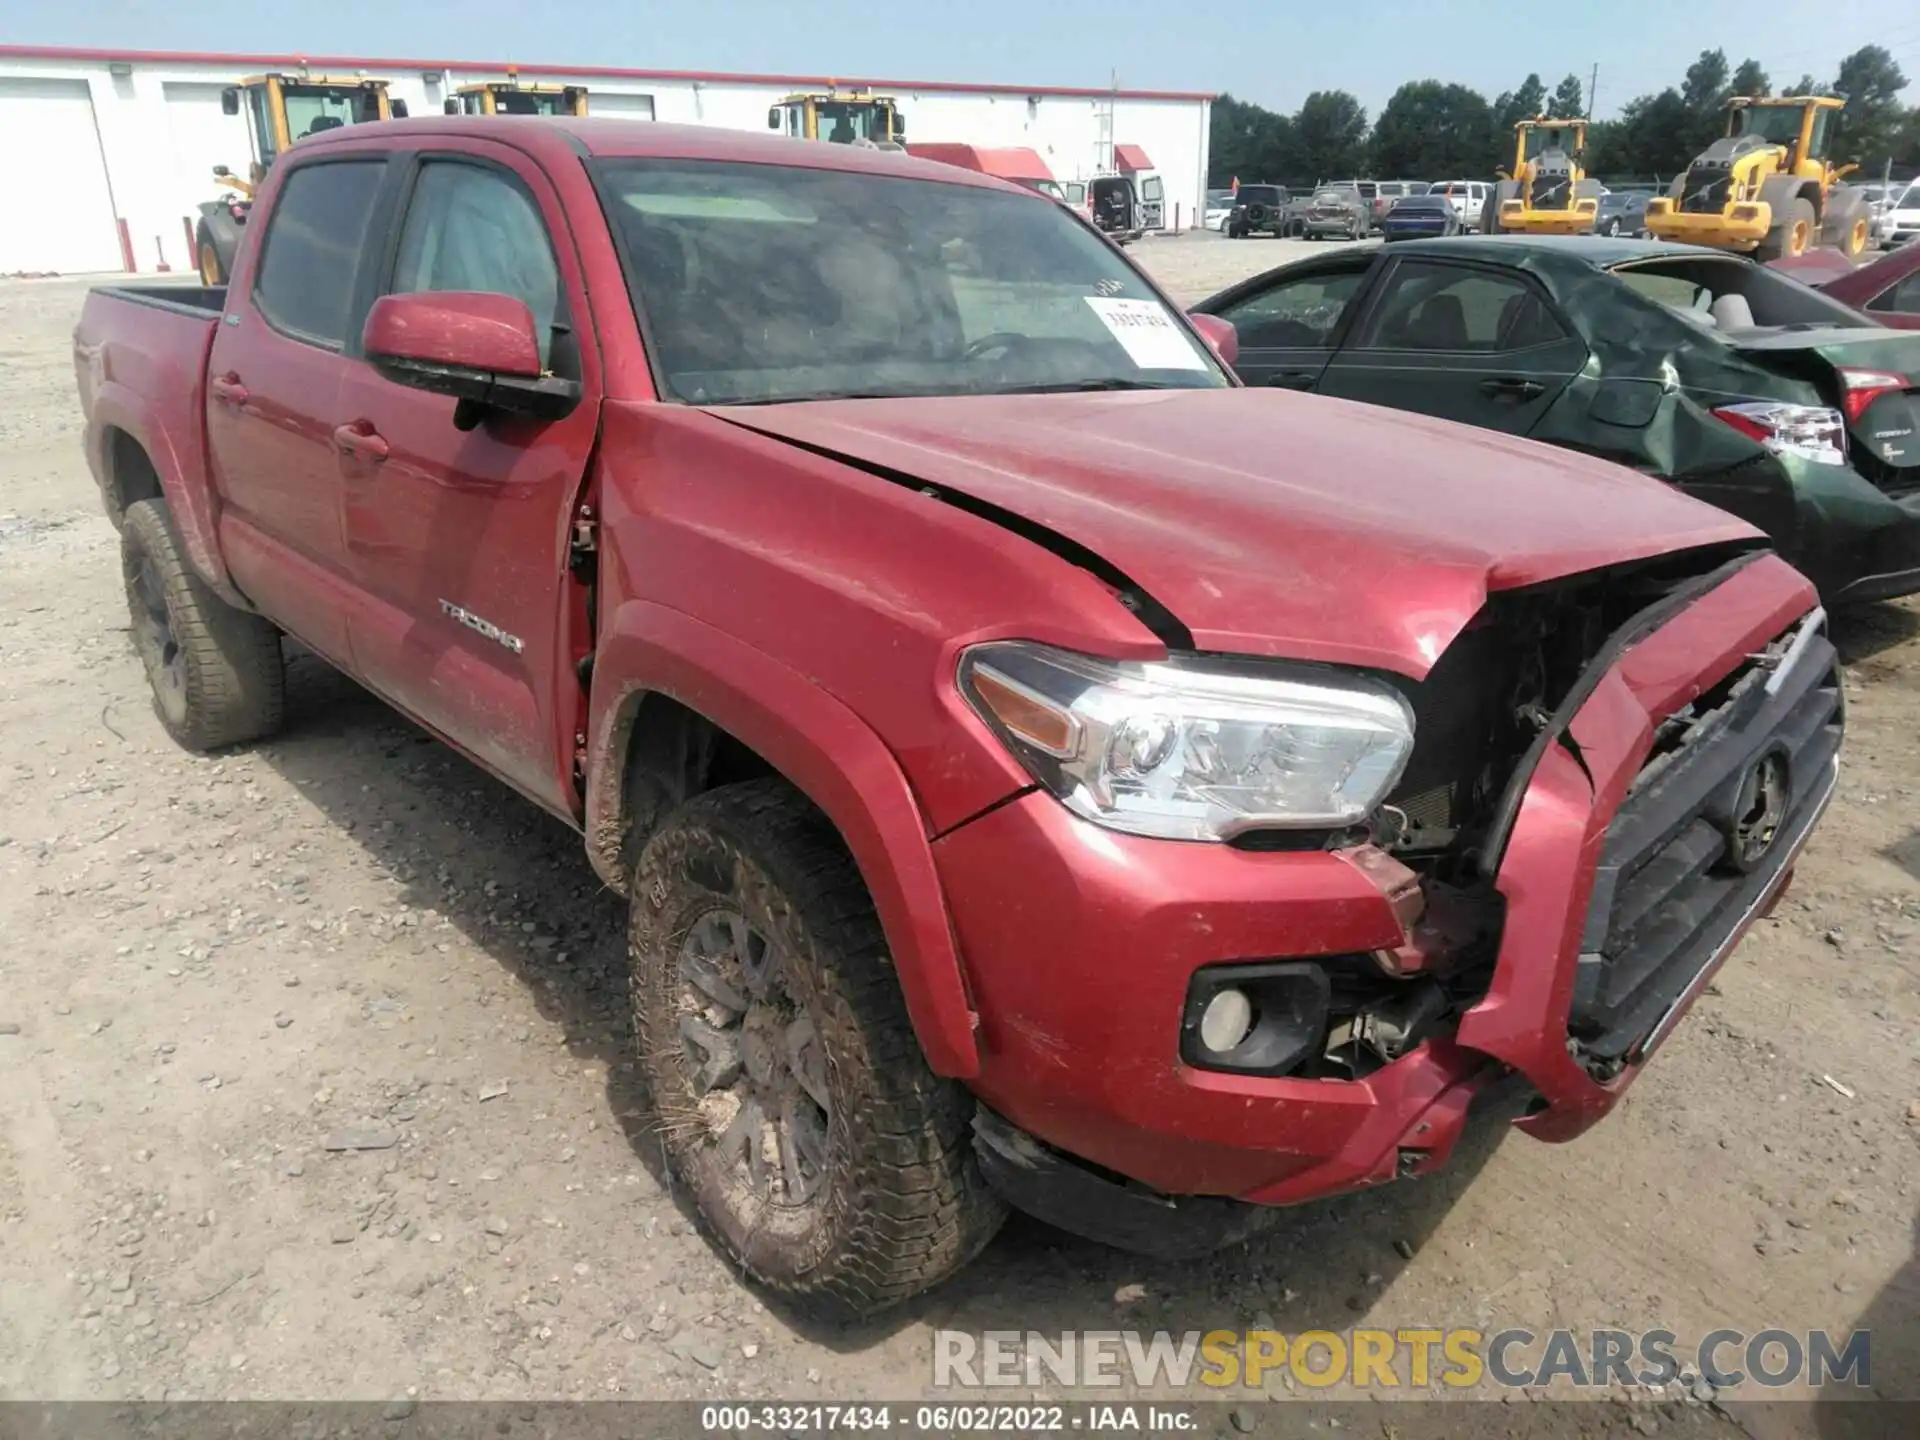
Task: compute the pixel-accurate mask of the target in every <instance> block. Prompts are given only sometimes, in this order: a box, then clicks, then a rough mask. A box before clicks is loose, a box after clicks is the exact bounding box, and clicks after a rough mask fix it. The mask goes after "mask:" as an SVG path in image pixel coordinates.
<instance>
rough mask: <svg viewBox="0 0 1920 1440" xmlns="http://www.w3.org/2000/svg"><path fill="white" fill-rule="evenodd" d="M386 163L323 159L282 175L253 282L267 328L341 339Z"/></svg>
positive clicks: (326, 341) (319, 341)
mask: <svg viewBox="0 0 1920 1440" xmlns="http://www.w3.org/2000/svg"><path fill="white" fill-rule="evenodd" d="M386 168H387V166H386V161H385V160H384V159H378V160H328V161H324V162H319V163H311V164H306V165H300V166H297V167H296V168H294V169H292V170H290V171H288V172H287V174H286V175H285V176H284V177H283V179H282V180H281V184H280V194H279V198H278V199H276V200H275V201H274V204H273V213H272V214H271V215H270V216H269V217H268V218H267V234H266V239H265V242H264V244H265V246H266V248H265V250H264V252H263V253H262V254H261V257H260V266H259V269H258V271H257V272H256V274H255V277H254V283H253V302H254V305H255V307H256V308H257V309H258V310H259V311H260V313H261V314H262V315H263V316H265V317H266V320H267V323H268V324H270V325H272V326H273V328H274V329H276V330H279V331H281V332H283V333H284V334H286V335H289V336H291V337H292V338H294V339H296V340H303V341H306V342H307V343H309V344H313V345H320V346H324V347H325V348H327V349H330V350H338V349H341V348H343V347H344V346H345V345H346V341H347V331H348V328H349V326H350V325H351V321H352V315H353V299H354V294H353V292H354V280H355V277H356V276H357V275H358V274H359V271H360V256H361V252H362V250H363V249H364V247H365V244H366V238H367V227H368V226H369V225H370V224H372V222H373V214H374V208H375V205H374V202H375V199H376V198H377V197H378V196H379V193H380V185H381V182H382V180H383V179H384V177H385V175H386Z"/></svg>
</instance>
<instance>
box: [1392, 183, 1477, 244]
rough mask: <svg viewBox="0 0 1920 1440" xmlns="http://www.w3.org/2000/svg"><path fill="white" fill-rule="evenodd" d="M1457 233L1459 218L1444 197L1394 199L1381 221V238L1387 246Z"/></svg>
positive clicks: (1416, 196)
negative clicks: (1398, 241)
mask: <svg viewBox="0 0 1920 1440" xmlns="http://www.w3.org/2000/svg"><path fill="white" fill-rule="evenodd" d="M1460 233H1461V230H1460V217H1459V216H1458V215H1456V214H1454V213H1453V206H1451V205H1449V204H1448V203H1447V197H1446V196H1444V195H1409V196H1408V197H1406V198H1405V199H1403V200H1397V201H1395V202H1394V206H1393V208H1392V209H1391V210H1389V211H1388V212H1387V218H1386V219H1385V220H1383V221H1381V222H1380V235H1381V238H1382V239H1384V240H1385V241H1386V242H1387V243H1388V244H1389V245H1391V244H1392V243H1393V242H1394V241H1396V240H1417V239H1420V238H1422V237H1424V236H1431V235H1458V234H1460Z"/></svg>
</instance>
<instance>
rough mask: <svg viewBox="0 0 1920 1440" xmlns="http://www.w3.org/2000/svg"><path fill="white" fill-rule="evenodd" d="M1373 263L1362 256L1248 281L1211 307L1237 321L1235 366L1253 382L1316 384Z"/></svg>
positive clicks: (1290, 386) (1291, 386)
mask: <svg viewBox="0 0 1920 1440" xmlns="http://www.w3.org/2000/svg"><path fill="white" fill-rule="evenodd" d="M1373 263H1374V262H1373V259H1372V257H1371V256H1358V257H1354V258H1350V259H1345V260H1339V261H1335V262H1332V263H1323V264H1319V265H1314V266H1313V267H1311V268H1309V269H1301V270H1295V271H1285V272H1282V273H1281V274H1279V275H1277V276H1274V277H1271V278H1269V279H1267V280H1266V281H1264V282H1262V281H1253V282H1250V283H1249V284H1248V285H1246V286H1244V287H1242V288H1241V289H1240V290H1239V291H1237V292H1232V293H1229V294H1228V295H1227V296H1226V297H1225V298H1224V299H1223V300H1222V301H1221V302H1220V303H1219V304H1218V305H1215V306H1213V307H1211V308H1212V310H1213V313H1214V314H1215V315H1218V316H1219V317H1220V318H1221V319H1222V320H1227V321H1231V322H1232V324H1233V328H1234V330H1235V332H1236V334H1237V337H1238V341H1239V349H1240V353H1239V358H1238V359H1236V360H1235V361H1234V364H1233V368H1234V370H1235V371H1236V372H1237V373H1238V374H1239V376H1240V378H1241V379H1242V380H1244V381H1246V382H1247V384H1249V385H1278V386H1281V387H1283V388H1285V389H1288V390H1311V389H1313V388H1314V387H1315V386H1316V385H1317V384H1318V383H1319V381H1320V376H1321V372H1322V371H1324V370H1325V369H1326V367H1327V362H1328V361H1329V360H1331V359H1332V358H1333V353H1334V347H1335V345H1336V344H1337V343H1338V340H1339V334H1340V329H1341V325H1342V322H1343V318H1344V317H1345V316H1346V314H1347V313H1348V312H1349V311H1350V310H1351V309H1352V308H1353V304H1354V300H1355V299H1356V297H1357V296H1358V295H1359V294H1360V291H1361V288H1362V285H1363V283H1364V282H1365V280H1366V276H1367V271H1368V270H1369V269H1370V268H1371V267H1372V265H1373Z"/></svg>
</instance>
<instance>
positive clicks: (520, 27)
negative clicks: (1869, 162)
mask: <svg viewBox="0 0 1920 1440" xmlns="http://www.w3.org/2000/svg"><path fill="white" fill-rule="evenodd" d="M4 9H5V11H6V17H7V18H6V24H5V26H4V30H3V31H0V42H11V43H14V44H26V45H85V46H103V47H119V48H124V49H138V50H263V51H273V52H282V51H287V52H294V53H314V54H327V53H331V54H364V55H376V56H384V55H393V56H400V57H407V58H411V57H414V56H419V57H422V58H429V59H448V60H512V61H518V62H520V63H523V64H532V63H537V62H558V63H566V62H574V63H588V62H591V63H597V64H606V65H632V66H638V67H646V68H657V69H690V70H758V71H790V72H799V73H809V74H811V73H820V74H832V75H861V74H865V75H882V76H887V77H890V78H898V79H928V80H999V81H1007V82H1012V83H1026V84H1043V85H1044V84H1057V85H1099V84H1105V83H1107V81H1108V79H1109V77H1110V76H1111V75H1112V74H1113V73H1115V72H1118V75H1119V79H1120V83H1121V84H1123V85H1127V86H1132V87H1137V88H1143V89H1167V90H1230V91H1232V92H1233V93H1234V94H1235V95H1238V96H1241V97H1242V98H1244V99H1249V100H1256V101H1258V102H1260V103H1262V104H1265V105H1268V106H1270V107H1272V108H1274V109H1279V110H1292V109H1294V108H1295V107H1297V106H1298V105H1299V103H1300V101H1301V99H1302V98H1304V97H1305V95H1306V94H1307V92H1308V91H1310V90H1314V89H1322V88H1325V89H1336V88H1338V89H1347V90H1352V91H1353V92H1354V93H1355V94H1357V95H1358V96H1359V97H1360V99H1361V101H1362V102H1363V103H1364V104H1365V105H1366V106H1367V109H1368V111H1369V113H1373V112H1377V111H1378V110H1379V108H1380V105H1381V104H1382V102H1384V101H1385V100H1386V98H1387V96H1388V95H1390V94H1391V93H1392V92H1393V90H1394V88H1395V87H1396V86H1397V85H1399V84H1400V82H1402V81H1403V80H1413V79H1427V78H1433V79H1439V80H1449V81H1459V82H1460V83H1462V84H1465V85H1470V86H1472V87H1474V88H1475V89H1477V90H1481V91H1484V92H1485V93H1486V94H1487V95H1488V96H1489V98H1491V97H1492V96H1493V95H1495V94H1497V93H1498V92H1499V91H1501V90H1505V89H1510V88H1512V87H1513V86H1515V85H1517V84H1518V83H1519V82H1520V81H1521V80H1522V79H1523V78H1524V77H1525V76H1526V73H1527V72H1528V71H1529V70H1537V71H1539V72H1540V74H1541V76H1542V77H1543V78H1544V79H1545V80H1546V82H1547V85H1548V86H1549V88H1551V86H1552V85H1553V84H1554V82H1555V81H1557V80H1558V79H1559V78H1560V77H1561V76H1562V75H1564V74H1566V73H1568V72H1569V71H1574V72H1577V73H1579V74H1580V75H1582V76H1583V77H1584V76H1585V75H1587V74H1588V72H1589V71H1590V69H1591V68H1592V66H1593V65H1594V64H1595V63H1596V62H1597V63H1598V64H1599V66H1600V84H1599V95H1600V112H1601V113H1602V114H1609V113H1611V112H1612V111H1613V110H1614V109H1616V108H1617V107H1618V106H1619V104H1620V102H1621V101H1623V100H1626V99H1629V98H1631V97H1632V96H1634V95H1637V94H1640V93H1641V92H1643V91H1647V90H1657V89H1659V88H1661V87H1662V86H1664V85H1668V84H1678V83H1679V80H1680V77H1681V75H1682V73H1683V72H1684V71H1685V69H1686V67H1687V64H1688V63H1689V62H1690V61H1691V60H1692V59H1693V57H1694V55H1695V54H1697V53H1698V52H1699V51H1700V50H1701V49H1703V48H1709V47H1712V46H1715V45H1718V46H1721V47H1722V48H1724V49H1725V50H1726V51H1727V54H1728V58H1729V59H1730V61H1731V62H1732V63H1734V64H1738V63H1739V62H1740V60H1741V59H1742V58H1744V57H1745V56H1746V55H1747V54H1748V53H1749V51H1751V53H1752V54H1753V55H1754V58H1756V59H1758V60H1759V61H1760V62H1761V63H1762V64H1764V65H1765V66H1766V67H1767V68H1768V70H1769V71H1770V72H1771V73H1772V75H1773V79H1774V82H1775V84H1777V85H1784V84H1789V83H1791V82H1792V81H1794V80H1796V79H1798V78H1799V76H1800V75H1801V74H1802V73H1803V72H1805V71H1812V72H1813V73H1814V74H1815V76H1816V77H1819V78H1827V77H1829V76H1831V74H1832V71H1833V68H1834V65H1835V62H1836V61H1837V60H1838V59H1839V58H1840V56H1842V55H1844V54H1846V53H1848V52H1849V51H1851V50H1854V49H1857V48H1858V47H1859V46H1861V45H1864V44H1868V43H1878V44H1882V45H1885V46H1886V47H1887V48H1888V49H1890V50H1892V51H1893V52H1894V56H1895V58H1896V59H1897V60H1899V61H1900V62H1901V65H1902V68H1903V69H1904V70H1905V71H1906V72H1907V74H1908V75H1910V76H1914V77H1916V78H1920V6H1916V5H1915V4H1914V3H1913V0H1847V3H1845V4H1844V5H1837V6H1830V7H1821V8H1820V10H1819V11H1818V12H1817V13H1815V12H1811V11H1810V12H1806V13H1807V16H1808V22H1809V23H1807V24H1805V25H1797V26H1796V25H1793V24H1790V23H1787V22H1788V20H1789V19H1790V17H1791V16H1792V15H1794V14H1796V13H1799V12H1796V11H1794V10H1792V8H1791V7H1789V8H1788V9H1786V10H1781V9H1778V8H1769V7H1767V6H1766V5H1764V4H1759V3H1756V0H1585V3H1575V4H1553V5H1549V6H1541V7H1531V8H1530V7H1527V6H1524V5H1520V4H1516V3H1514V0H1505V3H1504V4H1502V3H1496V0H1424V3H1422V0H1404V3H1399V4H1394V3H1388V0H1332V3H1329V0H1314V3H1304V4H1303V3H1299V0H1266V3H1260V0H1237V3H1225V0H966V3H964V4H952V5H942V4H935V3H929V0H917V3H916V0H893V3H887V0H863V3H850V0H839V3H829V0H734V3H727V0H693V3H686V0H672V3H653V4H636V3H632V0H626V3H615V0H547V3H531V4H530V3H527V0H459V3H450V0H322V3H319V4H313V5H302V6H299V7H284V8H283V7H278V6H271V5H265V4H262V3H260V0H6V4H5V6H4ZM1503 14H1505V15H1507V16H1510V17H1512V18H1508V19H1502V18H1501V17H1502V15H1503ZM960 16H964V17H966V18H965V20H964V21H962V20H961V19H959V18H957V17H960ZM1744 42H1750V43H1744ZM1917 96H1920V90H1916V89H1915V88H1914V87H1913V86H1909V87H1908V91H1907V98H1908V100H1909V102H1912V101H1913V100H1914V99H1915V98H1916V97H1917Z"/></svg>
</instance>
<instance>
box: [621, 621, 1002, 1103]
mask: <svg viewBox="0 0 1920 1440" xmlns="http://www.w3.org/2000/svg"><path fill="white" fill-rule="evenodd" d="M649 693H655V694H661V695H666V696H669V697H670V698H672V699H674V700H676V701H678V702H679V703H680V704H682V705H684V706H686V707H687V708H688V709H689V710H692V711H694V712H695V713H696V714H699V715H701V716H704V717H705V718H706V719H708V720H710V721H712V722H713V723H714V724H715V725H718V726H719V727H721V728H722V729H724V730H725V731H727V732H728V733H729V734H731V735H733V736H734V737H735V738H736V739H738V740H740V741H741V742H742V743H743V744H745V745H748V746H750V747H751V748H752V749H753V750H754V751H755V752H757V753H758V754H759V755H760V756H761V757H762V758H764V759H765V760H766V761H767V762H768V763H769V764H770V765H772V766H773V767H774V768H775V769H777V770H778V771H779V772H780V773H781V774H782V775H783V776H785V777H786V778H787V779H788V780H789V781H791V782H792V783H793V784H794V785H795V786H797V787H798V788H799V789H800V790H801V791H802V792H803V793H804V794H805V795H806V796H807V798H808V799H810V800H811V801H813V803H814V804H815V805H818V806H819V807H820V809H821V810H822V811H823V812H824V813H825V814H826V816H827V818H828V819H830V820H832V821H833V823H834V825H835V826H836V827H837V828H838V829H839V831H840V834H841V837H842V838H843V839H844V840H845V841H846V843H847V848H848V850H849V851H851V852H852V854H853V859H854V863H855V864H857V865H858V866H859V867H860V875H861V878H862V879H863V880H864V881H865V882H866V885H867V890H868V892H869V893H870V894H871V895H872V896H873V903H874V908H875V910H876V911H877V912H878V914H879V917H880V924H881V928H882V929H883V930H884V932H885V934H886V937H887V949H888V951H889V952H890V954H891V955H892V957H893V964H894V969H895V971H896V973H898V975H899V977H900V988H901V991H902V992H903V993H904V995H905V997H906V1002H907V1013H908V1014H909V1015H910V1016H911V1017H912V1019H913V1027H914V1031H915V1033H916V1034H917V1035H918V1037H919V1040H920V1048H921V1050H922V1051H924V1052H925V1054H926V1057H927V1063H928V1064H929V1065H930V1066H932V1068H933V1070H934V1073H936V1074H939V1075H950V1076H955V1077H958V1078H961V1079H965V1078H969V1077H971V1076H973V1075H975V1074H977V1073H978V1072H979V1069H980V1051H979V1045H978V1042H977V1040H976V1038H975V1026H976V1024H977V1020H978V1017H977V1016H976V1015H975V1014H974V1011H973V1007H972V1003H971V1001H970V1000H969V999H968V996H967V988H966V982H965V980H964V978H963V976H962V973H961V968H960V954H959V949H958V947H957V945H956V944H955V942H954V935H953V927H952V924H951V922H950V920H949V918H948V914H947V904H946V896H945V895H944V893H943V892H942V891H941V888H940V879H939V875H938V874H937V872H936V871H935V869H934V863H933V851H932V849H931V847H930V845H929V843H928V839H927V827H926V822H925V820H924V818H923V817H922V815H921V813H920V809H919V806H918V805H917V804H916V803H915V801H914V798H913V792H912V791H911V789H910V788H909V787H908V785H907V779H906V776H905V774H904V773H902V771H901V769H900V767H899V765H898V764H897V763H896V762H895V761H894V758H893V754H892V752H891V751H889V750H888V749H887V747H886V745H885V744H884V743H882V741H881V740H880V737H879V736H878V735H876V734H875V733H874V732H873V731H872V729H870V728H869V727H868V726H867V725H866V723H865V722H864V721H862V720H861V719H860V717H859V716H858V715H856V714H855V713H854V712H853V711H852V710H850V709H848V708H847V707H846V706H845V705H844V704H842V703H841V702H840V701H839V700H837V699H835V698H834V697H833V696H832V695H829V694H828V693H827V692H826V691H825V690H823V689H821V688H820V687H819V686H818V685H815V684H814V683H813V682H812V681H810V680H808V679H807V678H806V677H805V676H804V675H802V674H800V673H799V672H798V671H796V670H792V669H789V668H788V667H787V666H786V665H784V664H782V663H781V662H780V661H778V660H775V659H774V658H773V657H772V656H770V655H768V654H766V653H765V652H764V651H761V650H757V649H755V648H754V647H752V646H750V645H747V644H745V643H743V642H741V641H739V640H736V639H735V638H734V637H732V636H731V635H728V634H727V633H725V632H724V631H721V630H717V629H715V628H714V627H713V626H711V625H708V624H706V623H705V622H704V621H701V620H697V619H695V618H694V617H693V616H691V615H687V614H684V613H683V612H681V611H678V610H673V609H670V608H668V607H666V606H664V605H658V604H655V603H653V602H651V601H646V600H629V601H627V602H625V603H624V604H622V605H621V606H620V607H619V608H618V609H617V610H615V611H614V613H613V614H612V615H611V616H609V617H608V619H607V623H606V625H605V627H604V629H603V631H602V634H601V638H600V641H599V644H598V646H597V647H596V653H595V659H594V686H593V697H592V703H591V708H590V714H589V719H588V733H589V735H590V737H591V739H590V741H589V749H588V768H587V804H586V833H587V835H588V837H589V839H588V850H589V853H590V855H591V856H592V860H593V864H594V868H595V869H596V870H597V871H598V872H599V874H600V877H601V878H602V879H603V880H605V881H606V882H607V883H608V884H609V885H611V886H613V887H614V888H615V889H616V890H620V891H622V892H624V891H625V890H626V888H627V884H628V877H627V876H626V875H625V874H623V873H621V867H620V860H619V856H620V845H619V843H618V838H617V837H618V834H619V831H620V826H621V819H620V807H621V804H622V803H623V800H622V797H623V793H624V789H625V783H626V776H625V764H626V757H627V753H628V741H629V739H630V738H631V731H632V726H633V723H634V716H635V714H636V712H637V711H638V709H639V702H640V701H641V699H642V698H644V697H645V696H646V695H647V694H649Z"/></svg>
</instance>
